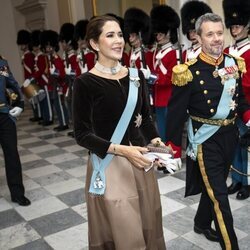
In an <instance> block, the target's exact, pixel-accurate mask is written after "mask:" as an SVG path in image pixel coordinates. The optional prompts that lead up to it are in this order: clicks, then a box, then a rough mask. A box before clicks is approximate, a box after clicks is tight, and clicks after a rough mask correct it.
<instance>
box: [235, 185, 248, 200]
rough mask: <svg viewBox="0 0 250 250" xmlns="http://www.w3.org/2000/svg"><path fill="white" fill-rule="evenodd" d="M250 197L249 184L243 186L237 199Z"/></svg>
mask: <svg viewBox="0 0 250 250" xmlns="http://www.w3.org/2000/svg"><path fill="white" fill-rule="evenodd" d="M248 197H249V188H248V186H242V187H241V189H240V191H239V192H238V193H237V195H236V199H238V200H245V199H247V198H248Z"/></svg>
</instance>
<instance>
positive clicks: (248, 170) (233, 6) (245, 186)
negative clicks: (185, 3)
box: [223, 0, 250, 200]
mask: <svg viewBox="0 0 250 250" xmlns="http://www.w3.org/2000/svg"><path fill="white" fill-rule="evenodd" d="M223 9H224V16H225V24H226V27H227V28H229V29H230V31H231V35H232V36H233V33H232V28H233V27H234V26H236V27H237V26H238V25H239V26H242V31H240V32H239V33H238V35H236V36H233V37H234V39H235V43H234V44H233V45H231V46H230V47H228V48H226V49H225V52H226V53H229V54H230V55H233V56H235V57H242V58H243V59H244V61H243V62H245V64H246V72H244V74H243V75H242V87H243V92H244V95H245V97H246V100H247V101H248V103H250V40H249V37H248V34H247V30H249V22H250V0H247V1H246V0H241V1H229V0H224V1H223ZM238 36H239V37H238ZM237 38H238V39H237ZM238 128H239V132H240V136H241V137H248V138H249V132H248V133H247V131H250V130H249V128H248V127H247V126H246V125H245V124H244V123H243V122H239V123H238ZM241 141H243V140H241ZM248 147H249V144H245V143H239V144H238V145H237V150H236V153H235V158H234V161H233V164H232V166H233V168H232V184H231V185H230V186H229V187H228V192H229V194H233V193H235V192H237V191H238V190H239V192H238V193H237V195H236V198H237V199H239V200H244V199H247V198H248V197H249V195H250V190H249V185H250V163H249V159H250V153H249V150H248Z"/></svg>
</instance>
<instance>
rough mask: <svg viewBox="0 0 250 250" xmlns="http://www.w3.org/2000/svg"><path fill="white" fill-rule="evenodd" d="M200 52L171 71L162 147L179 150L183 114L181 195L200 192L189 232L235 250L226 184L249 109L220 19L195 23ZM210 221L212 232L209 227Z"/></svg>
mask: <svg viewBox="0 0 250 250" xmlns="http://www.w3.org/2000/svg"><path fill="white" fill-rule="evenodd" d="M195 29H196V32H197V36H198V37H197V38H198V41H199V43H200V44H201V47H202V52H201V53H200V55H199V56H198V58H197V59H193V60H191V61H189V62H187V63H186V64H182V65H177V66H175V67H174V68H173V72H174V73H173V83H174V84H175V87H174V90H173V95H172V98H171V100H170V104H169V111H168V116H167V119H169V120H171V123H170V122H167V140H168V142H167V145H171V146H172V148H173V149H174V150H175V148H177V149H178V148H180V145H181V135H182V128H183V124H184V122H185V121H186V116H187V113H188V116H189V120H188V128H187V130H188V141H189V144H188V148H187V163H186V166H187V170H186V174H187V176H186V193H185V195H186V196H189V195H195V194H198V193H200V192H201V198H200V203H199V206H198V210H197V212H196V215H195V218H194V231H195V232H196V233H198V234H204V235H205V237H206V238H207V239H209V240H211V241H219V242H220V245H221V247H222V249H227V250H229V249H231V250H237V249H239V246H238V241H237V237H236V234H235V231H234V227H233V217H232V213H231V209H230V205H229V200H228V193H227V185H226V179H227V176H228V172H229V168H230V165H231V163H232V160H233V155H234V151H235V146H236V144H237V141H238V130H237V126H236V124H235V119H236V116H237V115H238V116H241V117H242V119H243V120H244V122H245V123H247V122H248V121H249V119H250V110H249V109H250V107H249V105H248V104H247V103H246V100H245V98H244V94H243V92H242V86H241V78H240V73H241V72H242V71H243V70H244V69H242V68H241V67H239V66H238V64H237V61H236V60H235V59H234V58H233V57H232V56H228V55H226V54H223V46H224V35H223V33H224V26H223V23H222V19H221V17H220V16H218V15H216V14H212V13H207V14H205V15H202V16H201V17H200V18H199V19H198V20H197V22H196V24H195ZM212 221H214V223H215V228H216V231H214V230H213V229H212V228H211V223H212Z"/></svg>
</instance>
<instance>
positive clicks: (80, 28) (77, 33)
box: [74, 20, 89, 41]
mask: <svg viewBox="0 0 250 250" xmlns="http://www.w3.org/2000/svg"><path fill="white" fill-rule="evenodd" d="M88 23H89V21H88V20H79V21H78V22H77V23H76V25H75V30H74V39H75V40H76V41H78V40H79V39H82V40H84V39H85V35H86V30H87V25H88Z"/></svg>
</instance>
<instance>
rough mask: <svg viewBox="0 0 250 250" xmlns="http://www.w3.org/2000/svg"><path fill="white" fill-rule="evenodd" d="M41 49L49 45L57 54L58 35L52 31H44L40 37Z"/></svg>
mask: <svg viewBox="0 0 250 250" xmlns="http://www.w3.org/2000/svg"><path fill="white" fill-rule="evenodd" d="M40 42H41V48H42V49H45V48H46V46H48V45H50V46H51V47H53V48H54V49H55V51H56V52H57V51H58V50H59V45H58V33H57V32H56V31H54V30H45V31H43V32H42V33H41V35H40Z"/></svg>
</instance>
